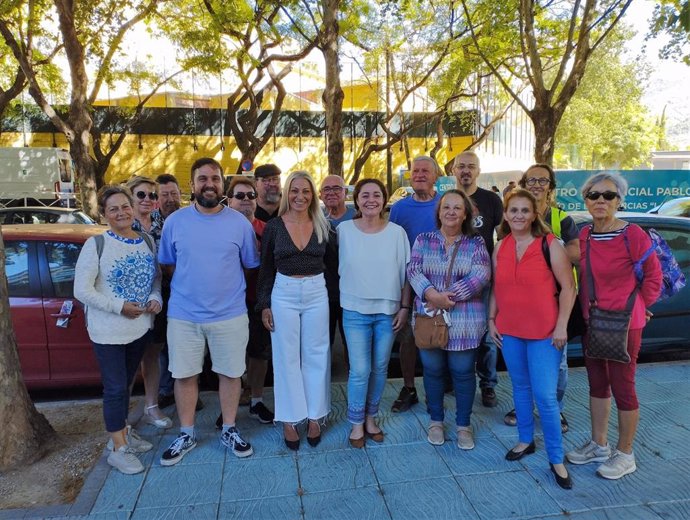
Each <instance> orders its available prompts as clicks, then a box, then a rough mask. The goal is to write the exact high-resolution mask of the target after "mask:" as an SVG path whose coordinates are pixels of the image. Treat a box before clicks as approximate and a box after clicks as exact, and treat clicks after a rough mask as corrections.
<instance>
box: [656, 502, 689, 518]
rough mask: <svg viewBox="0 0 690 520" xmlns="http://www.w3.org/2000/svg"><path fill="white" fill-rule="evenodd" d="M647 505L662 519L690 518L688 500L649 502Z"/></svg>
mask: <svg viewBox="0 0 690 520" xmlns="http://www.w3.org/2000/svg"><path fill="white" fill-rule="evenodd" d="M649 507H650V509H652V511H654V512H656V513H658V514H659V516H660V517H661V518H663V519H664V520H688V518H690V500H680V501H673V502H663V503H656V504H650V505H649Z"/></svg>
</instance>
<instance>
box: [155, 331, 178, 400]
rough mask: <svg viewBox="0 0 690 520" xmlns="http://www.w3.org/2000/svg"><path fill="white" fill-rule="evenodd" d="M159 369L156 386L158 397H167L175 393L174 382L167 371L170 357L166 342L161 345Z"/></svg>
mask: <svg viewBox="0 0 690 520" xmlns="http://www.w3.org/2000/svg"><path fill="white" fill-rule="evenodd" d="M158 361H159V363H160V367H161V377H160V380H159V381H160V382H159V384H158V395H159V396H168V395H173V394H174V393H175V380H174V379H173V376H172V373H171V372H170V370H168V365H169V364H170V357H169V355H168V342H167V341H166V342H165V345H163V350H161V354H160V357H159V358H158Z"/></svg>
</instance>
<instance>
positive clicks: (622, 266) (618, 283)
mask: <svg viewBox="0 0 690 520" xmlns="http://www.w3.org/2000/svg"><path fill="white" fill-rule="evenodd" d="M627 190H628V183H627V182H626V181H625V179H624V178H623V177H622V176H621V175H619V174H617V173H610V172H602V173H598V174H596V175H593V176H592V177H590V178H589V179H587V181H586V182H585V184H584V186H583V187H582V196H583V198H584V199H585V206H586V207H587V210H588V211H589V212H590V214H591V215H592V225H591V226H585V227H584V228H583V229H582V231H581V233H580V303H581V304H582V311H583V314H584V317H585V320H587V318H588V317H589V305H590V302H589V294H588V292H589V291H588V283H589V281H588V280H587V276H588V274H587V273H588V272H591V274H592V277H593V278H594V280H593V281H594V288H595V293H596V299H597V304H598V305H600V306H601V308H602V309H620V310H622V309H625V307H626V302H627V300H628V298H629V297H630V295H631V294H632V292H633V291H634V290H635V287H636V286H637V285H638V284H639V289H638V292H637V296H636V299H635V304H634V306H633V311H632V317H631V319H630V327H629V330H628V354H629V355H630V362H629V363H621V362H618V361H608V360H603V359H594V358H591V357H589V356H587V348H586V347H587V344H586V338H585V342H584V343H585V345H584V346H585V349H584V351H585V366H586V367H587V378H588V380H589V411H590V418H591V420H592V438H591V440H588V441H587V442H585V443H584V444H583V445H582V446H580V447H579V448H577V449H575V450H573V451H571V452H569V453H568V454H567V455H566V457H567V459H568V461H570V462H571V463H572V464H588V463H591V462H601V463H602V464H601V465H600V466H599V467H598V468H597V474H598V475H599V476H601V477H604V478H607V479H612V480H615V479H619V478H621V477H623V476H625V475H627V474H629V473H632V472H633V471H635V470H636V469H637V466H636V464H635V455H634V453H633V441H634V439H635V433H636V431H637V424H638V421H639V417H640V407H639V403H638V400H637V394H636V392H635V369H636V366H637V355H638V354H639V352H640V345H641V343H642V329H643V328H644V326H645V325H646V323H647V322H648V321H649V319H650V318H651V313H650V312H649V311H648V310H647V307H649V306H651V305H652V304H653V303H654V302H655V301H656V300H657V298H658V296H659V293H660V291H661V277H662V275H661V267H660V266H659V260H658V259H657V256H656V255H654V254H653V255H650V256H649V258H648V259H647V260H646V261H645V262H644V263H643V264H642V268H643V273H644V275H643V278H642V281H641V282H639V281H638V280H637V278H636V276H635V271H634V267H633V265H634V262H636V261H637V260H638V259H640V258H641V257H642V255H643V254H644V253H645V251H647V250H648V249H649V247H650V245H651V239H650V238H649V236H648V235H647V233H645V232H644V231H643V230H642V229H641V228H640V227H639V226H636V225H635V224H629V223H627V222H625V221H623V220H621V219H619V218H617V217H616V211H617V210H618V208H619V206H620V205H621V204H622V202H623V200H624V196H625V193H626V192H627ZM587 248H589V250H590V251H589V255H588V254H587ZM588 261H589V262H590V265H589V266H588V265H587V263H588ZM611 394H613V397H614V398H615V400H616V407H617V409H618V444H617V445H616V448H615V449H613V448H611V446H609V444H608V424H609V415H610V413H611Z"/></svg>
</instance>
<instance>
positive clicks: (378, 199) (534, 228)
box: [75, 152, 661, 489]
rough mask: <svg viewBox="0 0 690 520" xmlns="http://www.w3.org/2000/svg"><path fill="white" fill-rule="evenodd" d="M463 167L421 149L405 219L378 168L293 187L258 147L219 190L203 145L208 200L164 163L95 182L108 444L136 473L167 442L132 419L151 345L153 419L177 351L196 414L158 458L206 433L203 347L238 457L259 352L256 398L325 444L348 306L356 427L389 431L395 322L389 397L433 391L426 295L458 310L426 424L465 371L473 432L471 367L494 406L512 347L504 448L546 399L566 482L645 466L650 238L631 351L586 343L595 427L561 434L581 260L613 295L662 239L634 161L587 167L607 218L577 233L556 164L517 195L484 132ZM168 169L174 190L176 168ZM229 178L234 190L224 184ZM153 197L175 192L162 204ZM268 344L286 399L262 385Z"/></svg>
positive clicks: (466, 421) (88, 252) (436, 426)
mask: <svg viewBox="0 0 690 520" xmlns="http://www.w3.org/2000/svg"><path fill="white" fill-rule="evenodd" d="M452 172H453V174H454V175H455V177H456V179H457V188H456V189H451V190H448V191H446V192H444V193H442V194H440V193H438V192H437V191H436V188H435V184H436V180H437V178H438V176H439V175H443V173H442V171H441V169H440V168H439V166H438V164H437V163H436V161H435V160H434V159H433V158H431V157H427V156H420V157H417V158H415V159H414V160H413V162H412V166H411V170H410V184H411V187H412V189H413V194H412V196H410V197H408V198H406V199H402V200H401V201H399V202H397V203H396V204H394V205H393V206H392V208H391V210H390V217H389V218H386V215H385V211H386V203H387V200H388V193H387V190H386V187H385V186H384V185H383V184H382V183H381V182H380V181H379V180H377V179H362V180H360V181H359V182H358V183H357V184H356V186H355V189H354V209H351V208H348V207H347V206H346V205H345V185H344V182H343V179H342V178H340V177H337V176H328V177H326V178H325V179H324V180H323V181H322V183H321V186H320V189H317V187H316V184H315V182H314V180H313V179H312V177H311V176H310V175H309V174H308V173H307V172H305V171H295V172H292V173H290V174H289V175H288V176H287V178H286V180H285V183H284V187H283V188H282V189H281V179H280V175H281V171H280V169H279V168H278V167H277V166H275V165H270V164H267V165H263V166H260V167H258V168H257V169H256V170H255V172H254V178H253V179H251V178H248V177H240V176H235V177H233V179H232V181H231V182H230V184H229V186H228V188H227V192H226V193H224V178H223V172H222V168H221V166H220V164H219V163H217V162H216V161H215V160H213V159H210V158H203V159H199V160H197V161H196V162H195V163H194V164H193V166H192V169H191V188H192V194H193V202H192V204H191V205H190V206H189V207H186V208H182V209H179V208H180V204H179V186H178V185H177V182H176V181H174V177H172V176H170V175H164V176H161V177H159V179H158V182H154V181H152V180H150V179H146V178H140V177H138V178H134V179H132V180H130V182H129V183H128V185H129V188H131V189H128V188H125V187H121V186H106V187H104V188H103V189H101V191H100V192H99V208H100V210H101V212H102V214H103V216H104V218H105V220H106V221H107V223H108V225H109V230H108V231H107V232H106V233H105V234H104V238H103V239H100V244H99V243H98V240H96V238H94V239H89V240H88V241H87V242H86V244H85V246H84V248H83V250H82V254H81V256H80V259H79V261H78V263H77V270H76V271H77V272H76V278H75V296H76V297H77V298H78V299H79V300H80V301H82V302H83V303H85V304H86V306H87V309H88V313H87V325H88V330H89V334H90V336H91V339H92V341H93V343H94V349H95V352H96V355H97V358H98V360H99V363H100V366H101V371H102V374H103V385H104V405H103V406H104V416H105V422H106V428H107V430H108V432H110V435H111V441H112V447H111V449H112V451H111V453H110V455H109V458H108V461H109V463H110V464H111V465H112V466H114V467H116V468H117V469H119V470H120V471H122V472H124V473H137V472H139V471H142V470H143V466H142V465H141V462H140V461H139V459H138V458H137V455H136V454H137V453H141V452H143V451H146V450H147V449H151V444H150V443H148V442H147V441H145V440H144V439H142V438H141V437H140V436H139V435H138V434H137V433H136V431H135V430H133V429H132V428H131V426H129V425H128V424H127V413H128V407H129V395H130V390H131V385H132V381H133V379H134V376H135V374H136V371H137V369H138V367H139V365H140V364H141V366H142V374H143V378H144V383H145V394H146V404H145V410H144V418H145V420H146V421H147V422H149V423H151V424H154V425H155V426H157V427H159V428H169V427H171V425H172V422H171V421H170V419H169V418H168V417H166V416H165V415H164V414H163V413H162V412H161V410H160V409H159V407H158V401H157V395H158V393H159V381H164V380H165V381H169V380H170V378H169V376H167V374H168V369H169V371H170V374H171V376H172V378H173V379H174V394H175V403H176V405H177V410H178V416H179V419H180V433H179V435H178V436H177V438H176V439H175V440H174V441H173V443H172V444H171V445H170V447H169V448H168V449H167V450H166V451H165V452H164V453H163V455H162V457H161V460H160V463H161V465H163V466H170V465H174V464H176V463H178V462H179V461H180V460H181V459H182V458H183V457H184V456H185V454H186V453H188V452H189V451H190V450H192V449H193V448H194V447H195V446H196V443H197V434H196V430H195V425H194V422H195V408H196V406H197V404H198V382H197V379H198V375H199V374H200V373H201V371H202V367H203V362H204V354H205V350H206V349H208V352H209V354H210V357H211V362H212V370H213V371H214V372H215V373H216V374H218V378H219V399H220V406H221V416H220V417H219V419H218V422H217V426H218V427H219V429H220V430H221V434H220V440H221V443H222V444H223V445H224V446H226V447H227V448H228V449H230V450H231V451H232V452H233V453H234V454H235V455H236V456H238V457H247V456H250V455H252V453H253V448H252V446H251V444H250V443H249V442H248V441H247V440H246V439H245V438H244V437H242V436H241V434H240V432H239V429H238V428H237V425H236V422H235V419H236V415H237V409H238V403H239V399H240V393H241V380H240V378H241V376H242V375H243V374H244V373H245V369H246V372H247V381H248V386H249V387H250V391H251V403H250V415H252V416H254V417H256V418H257V419H258V420H259V421H260V422H262V423H272V422H273V421H274V420H275V421H279V422H281V423H282V425H283V435H284V441H285V445H286V446H287V447H288V448H289V449H292V450H298V449H299V447H300V441H301V435H302V430H306V439H307V442H308V444H309V445H311V446H316V445H318V444H319V442H320V440H321V436H322V430H323V427H324V425H325V420H326V417H327V416H328V414H329V412H330V405H331V397H330V364H331V345H332V342H333V338H334V334H335V330H336V328H337V327H338V326H339V327H340V331H341V334H342V335H343V340H344V344H345V345H346V353H347V354H346V357H347V363H348V366H349V378H348V385H347V394H348V396H347V397H348V403H347V418H348V420H349V422H350V423H351V425H352V428H351V431H350V434H349V443H350V445H351V446H352V447H353V448H362V447H364V446H365V445H366V442H367V441H369V440H370V441H373V442H382V441H383V440H384V438H385V432H384V431H383V430H382V429H381V427H380V425H379V424H378V422H377V415H378V412H379V408H380V404H381V398H382V395H383V389H384V386H385V382H386V377H387V367H388V363H389V360H390V355H391V349H392V346H393V343H394V341H395V339H396V337H397V338H398V340H399V342H400V347H401V350H400V362H401V369H402V375H403V386H402V388H401V390H400V393H399V395H398V397H397V399H395V401H394V402H393V404H392V411H393V412H404V411H405V410H407V409H409V408H410V407H411V406H413V405H414V404H416V403H417V402H418V401H419V399H418V397H417V391H416V388H415V385H414V374H415V363H416V359H417V351H418V349H417V348H416V346H415V339H414V334H413V331H414V328H415V323H416V321H417V319H418V317H419V316H437V315H442V316H443V317H444V320H445V323H446V324H447V328H448V341H447V344H446V345H443V346H441V348H430V349H426V348H425V349H419V356H420V358H421V362H422V365H423V381H424V389H425V394H426V406H427V411H428V414H429V417H430V421H429V426H428V432H427V433H428V435H427V438H428V441H429V442H430V443H431V444H434V445H441V444H443V443H444V442H445V440H446V432H445V431H444V423H443V420H444V393H445V392H446V391H448V390H450V389H452V390H453V391H454V397H455V403H456V442H457V446H458V448H460V449H463V450H470V449H473V448H474V446H475V439H474V434H473V430H472V426H471V414H472V407H473V401H474V396H475V392H476V386H477V376H478V377H479V387H480V390H481V401H482V403H483V405H484V406H488V407H491V406H496V402H497V397H496V392H495V386H496V383H497V377H496V359H497V350H496V349H497V348H499V349H501V351H502V353H503V357H504V359H505V362H506V366H507V368H508V371H509V374H510V378H511V382H512V386H513V399H514V410H511V411H510V412H508V414H507V415H506V416H505V418H504V420H505V422H506V423H507V424H516V425H517V428H518V443H517V444H516V445H515V446H514V447H512V448H511V449H510V450H509V451H508V452H507V453H506V456H505V457H506V459H508V460H519V459H521V458H522V457H524V456H525V455H528V454H530V453H534V451H535V449H536V445H535V442H534V414H533V408H534V405H535V404H536V407H537V410H538V412H539V420H540V422H541V426H542V430H543V433H544V445H545V449H546V453H547V456H548V460H549V463H550V468H551V471H552V472H553V474H554V477H555V480H556V482H557V484H558V485H559V486H561V487H563V488H565V489H570V488H571V487H572V480H571V478H570V475H569V473H568V471H567V468H566V466H565V465H564V462H565V461H566V459H567V460H568V461H569V462H571V463H573V464H584V463H589V462H601V463H602V464H601V466H600V467H599V468H598V470H597V472H598V473H599V474H600V475H601V476H603V477H605V478H610V479H616V478H620V477H622V476H624V475H626V474H628V473H630V472H632V471H634V470H635V459H634V455H633V451H632V444H633V440H634V436H635V430H636V427H637V420H638V416H639V405H638V403H637V399H636V396H635V362H636V358H637V353H638V351H639V347H640V343H641V331H642V328H643V327H644V325H645V323H646V320H648V319H649V318H650V314H649V312H647V311H646V309H647V308H648V307H649V306H650V305H651V304H652V303H654V301H655V300H656V298H657V296H658V294H659V291H660V285H661V270H660V267H659V263H658V260H657V259H656V257H655V255H651V256H650V257H649V258H648V259H647V260H646V261H645V262H644V264H643V269H644V277H643V279H642V281H641V282H639V290H638V292H637V296H636V301H635V307H634V310H633V316H632V320H631V325H630V332H629V341H628V349H629V353H630V357H631V361H630V362H629V363H619V362H613V361H606V360H601V359H594V358H589V357H587V356H586V358H585V360H586V367H587V373H588V377H589V382H590V410H591V416H592V438H591V440H588V442H587V443H585V444H584V445H583V446H581V447H579V448H578V449H576V450H574V451H572V452H569V453H567V454H564V450H563V442H562V434H563V433H564V432H565V431H567V429H568V423H567V420H566V418H565V416H564V414H563V396H564V395H565V391H566V384H567V354H566V348H567V341H568V332H567V325H568V320H569V317H570V313H571V309H572V307H573V304H574V302H575V299H576V295H577V293H578V290H577V287H578V285H579V287H580V291H579V293H580V301H581V304H582V310H583V314H584V316H585V319H586V318H587V315H588V306H589V304H590V301H589V298H588V294H587V286H586V284H585V283H583V279H582V277H583V276H586V273H588V272H589V273H593V278H594V279H595V284H596V293H597V301H598V302H600V303H605V304H606V306H607V308H623V307H624V306H625V301H626V300H627V298H628V296H629V295H630V292H631V291H632V290H633V289H634V288H635V287H636V286H638V281H637V280H636V278H635V273H634V271H633V263H634V262H635V261H636V260H637V259H639V258H640V257H641V256H642V253H643V252H644V251H645V250H646V248H648V247H649V244H650V239H649V237H648V236H647V235H646V233H644V232H643V231H642V230H641V229H640V228H638V227H637V226H634V225H630V224H627V223H626V222H624V221H622V220H619V219H617V218H616V211H617V208H618V207H619V205H620V203H621V202H622V201H623V198H624V196H625V193H626V191H627V185H626V183H625V180H624V179H623V178H622V177H621V176H620V175H618V174H615V173H600V174H597V175H595V176H593V177H592V178H590V179H589V180H588V181H587V182H586V183H585V185H584V186H583V188H582V195H583V197H584V199H585V203H586V206H587V209H588V210H589V211H590V213H591V214H592V218H593V224H592V225H591V226H586V227H585V228H584V229H583V230H582V231H581V232H578V230H577V228H576V226H575V224H574V222H573V220H572V219H571V218H570V217H569V216H567V215H566V214H565V213H564V212H563V211H561V210H560V209H558V208H557V207H556V206H555V204H554V201H553V194H554V190H555V187H556V178H555V175H554V172H553V170H552V169H551V168H550V167H549V166H547V165H544V164H536V165H533V166H531V167H530V168H528V169H527V171H526V172H525V173H524V174H523V176H522V178H521V179H520V181H519V182H518V186H517V187H515V188H514V189H512V190H511V191H509V192H506V194H505V195H504V198H503V201H501V199H500V198H499V197H498V196H497V195H496V194H495V193H493V192H492V191H490V190H484V189H482V188H480V187H479V186H478V185H477V181H478V177H479V175H480V162H479V157H478V156H477V155H476V154H475V153H474V152H463V153H461V154H460V155H458V156H457V157H456V158H455V160H454V162H453V165H452ZM171 182H172V183H173V185H174V187H175V189H173V190H171V191H173V192H175V193H176V199H175V198H174V197H170V196H169V191H170V190H164V189H163V187H164V186H169V184H170V183H171ZM164 193H167V194H168V198H169V199H171V201H170V202H168V201H167V200H164V198H163V194H164ZM224 195H225V196H227V206H228V207H226V205H224V204H222V200H223V198H224ZM157 197H160V209H159V210H155V211H151V210H152V206H153V205H152V202H153V201H155V200H156V198H157ZM320 201H321V202H322V203H323V206H324V207H323V209H322V207H321V204H320ZM163 222H164V224H163ZM147 233H148V234H150V235H151V236H153V238H154V240H153V241H151V240H150V239H149V238H148V234H147ZM496 238H498V239H499V240H498V241H497V242H496ZM154 242H155V244H154ZM494 244H495V245H494ZM622 244H625V245H623V246H622ZM585 246H586V247H585ZM585 251H587V254H585ZM587 263H589V264H590V265H589V266H587ZM578 265H579V266H580V278H581V280H580V282H579V284H578V280H577V278H576V276H575V270H574V266H578ZM583 266H587V267H588V268H587V269H584V270H583ZM161 281H162V282H161ZM161 287H163V290H161ZM163 308H166V312H165V313H164V314H163V313H161V312H160V311H161V309H163ZM166 322H167V323H166ZM161 350H162V351H163V352H167V354H168V358H169V363H166V361H167V359H166V358H165V356H160V359H161V360H163V361H162V366H161V370H160V376H159V371H158V363H157V361H158V358H159V353H160V352H161ZM269 359H272V362H273V376H274V397H275V414H274V413H273V412H271V411H270V410H269V409H268V407H266V406H265V404H264V403H263V400H262V394H263V384H264V379H265V376H266V371H267V366H268V360H269ZM245 360H246V361H247V362H246V363H245ZM166 365H167V366H166ZM167 384H168V383H164V384H162V385H161V387H163V386H165V385H167ZM611 393H613V396H614V398H615V399H616V404H617V408H618V415H619V421H618V424H619V439H618V444H617V446H616V447H615V448H611V447H610V446H609V444H608V441H607V427H608V417H609V414H610V409H611Z"/></svg>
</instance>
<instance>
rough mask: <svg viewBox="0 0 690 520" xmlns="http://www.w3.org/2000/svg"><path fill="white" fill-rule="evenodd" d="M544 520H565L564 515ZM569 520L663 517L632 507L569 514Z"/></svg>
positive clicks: (628, 519)
mask: <svg viewBox="0 0 690 520" xmlns="http://www.w3.org/2000/svg"><path fill="white" fill-rule="evenodd" d="M539 518H540V519H543V520H563V519H564V516H563V513H560V514H558V515H553V516H552V515H548V516H540V517H539ZM566 518H567V519H568V520H621V519H625V520H661V518H662V517H660V516H659V515H657V514H656V513H655V512H654V511H652V508H651V507H647V506H631V507H607V508H604V509H591V510H589V511H581V512H579V513H570V512H568V514H567V517H566Z"/></svg>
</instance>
